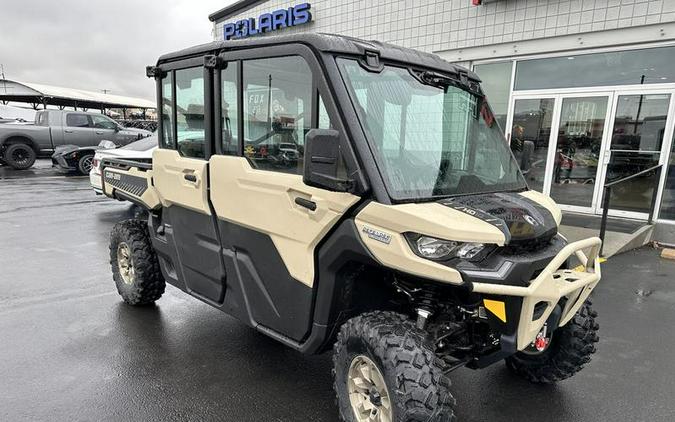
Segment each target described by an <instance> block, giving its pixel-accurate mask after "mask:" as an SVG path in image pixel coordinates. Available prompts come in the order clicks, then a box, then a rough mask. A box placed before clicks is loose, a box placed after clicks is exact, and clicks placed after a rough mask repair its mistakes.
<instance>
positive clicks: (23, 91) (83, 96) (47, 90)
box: [0, 79, 156, 109]
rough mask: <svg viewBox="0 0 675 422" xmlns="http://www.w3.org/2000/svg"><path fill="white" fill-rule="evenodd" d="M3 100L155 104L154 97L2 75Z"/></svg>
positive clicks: (78, 104)
mask: <svg viewBox="0 0 675 422" xmlns="http://www.w3.org/2000/svg"><path fill="white" fill-rule="evenodd" d="M0 100H3V101H16V102H28V103H33V104H40V105H55V106H67V107H81V108H99V109H103V108H141V109H149V108H155V107H156V104H155V102H154V101H149V100H145V99H143V98H134V97H125V96H121V95H112V94H104V93H102V92H95V91H86V90H83V89H75V88H63V87H58V86H51V85H43V84H36V83H30V82H19V81H12V80H8V79H0Z"/></svg>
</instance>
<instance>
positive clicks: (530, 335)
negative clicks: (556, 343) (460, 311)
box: [473, 237, 602, 351]
mask: <svg viewBox="0 0 675 422" xmlns="http://www.w3.org/2000/svg"><path fill="white" fill-rule="evenodd" d="M601 245H602V242H601V240H600V238H598V237H592V238H589V239H585V240H580V241H577V242H573V243H570V244H568V245H566V246H565V247H564V248H563V249H562V250H560V252H559V253H558V254H557V255H556V256H555V257H554V258H553V259H552V260H551V262H550V263H549V264H548V265H547V266H546V267H545V268H544V269H543V270H542V272H541V273H540V274H539V275H538V276H537V277H536V278H535V279H534V280H532V282H531V283H530V285H529V286H528V287H519V286H508V285H501V284H490V283H478V282H476V283H473V292H475V293H483V294H487V295H501V296H518V297H522V307H521V311H520V317H519V322H518V330H517V349H518V350H519V351H520V350H523V349H525V348H526V347H528V346H529V345H530V344H532V342H533V341H534V340H535V339H536V337H537V334H539V332H540V331H541V329H542V327H543V326H544V324H545V323H546V321H547V319H548V317H549V316H550V315H551V313H552V312H553V310H554V309H555V307H556V305H557V304H558V303H559V302H560V300H561V299H562V298H567V301H566V302H565V304H564V306H563V308H562V313H561V317H560V323H559V325H558V326H559V327H562V326H564V325H565V324H567V323H568V322H569V321H570V320H571V319H572V317H574V315H575V314H576V313H577V311H578V310H579V308H581V306H582V305H583V304H584V302H585V301H586V299H587V298H588V296H589V295H590V294H591V291H593V289H594V288H595V286H596V285H597V284H598V282H599V281H600V276H601V274H600V260H599V252H600V247H601ZM587 249H588V250H589V253H588V255H586V254H585V253H584V250H587ZM573 255H574V256H576V257H577V259H578V260H579V261H580V262H581V265H580V266H579V267H577V268H575V269H573V270H569V269H562V268H561V267H562V266H563V265H564V264H565V263H566V262H567V260H568V259H569V258H570V257H571V256H573ZM543 304H545V306H546V309H545V310H544V311H543V313H542V312H541V308H542V306H544V305H543ZM535 307H537V309H538V310H537V315H538V316H536V317H535ZM535 318H536V319H535Z"/></svg>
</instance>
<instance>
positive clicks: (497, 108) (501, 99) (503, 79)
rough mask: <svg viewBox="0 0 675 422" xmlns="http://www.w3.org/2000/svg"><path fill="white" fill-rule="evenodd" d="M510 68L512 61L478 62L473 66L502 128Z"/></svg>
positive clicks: (504, 122) (506, 108)
mask: <svg viewBox="0 0 675 422" xmlns="http://www.w3.org/2000/svg"><path fill="white" fill-rule="evenodd" d="M512 69H513V62H502V63H488V64H479V65H476V66H474V68H473V70H474V71H475V72H476V73H477V74H478V76H480V79H481V80H482V81H483V82H482V84H481V86H482V87H483V91H484V92H485V95H486V96H487V98H488V101H489V102H490V106H491V107H492V112H493V113H494V114H495V119H496V120H497V123H499V127H501V128H502V129H504V128H506V115H507V114H508V111H509V95H510V93H511V73H512Z"/></svg>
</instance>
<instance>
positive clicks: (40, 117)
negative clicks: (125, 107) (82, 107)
mask: <svg viewBox="0 0 675 422" xmlns="http://www.w3.org/2000/svg"><path fill="white" fill-rule="evenodd" d="M151 134H152V133H151V132H149V131H147V130H143V129H134V128H124V127H122V126H121V125H120V124H119V123H117V122H116V121H114V120H112V119H111V118H109V117H108V116H105V115H103V114H100V113H86V112H82V111H68V110H43V111H39V112H37V113H36V115H35V123H32V124H25V123H0V162H3V163H4V164H7V165H9V166H10V167H13V168H15V169H27V168H29V167H31V166H32V165H33V163H34V162H35V159H36V157H38V156H49V155H50V154H52V153H53V152H54V150H55V149H56V148H57V147H59V146H64V145H75V146H78V147H83V146H94V145H98V144H99V143H100V142H101V141H103V140H108V141H112V142H114V143H115V144H117V145H126V144H128V143H130V142H133V141H136V140H139V139H142V138H145V137H148V136H150V135H151Z"/></svg>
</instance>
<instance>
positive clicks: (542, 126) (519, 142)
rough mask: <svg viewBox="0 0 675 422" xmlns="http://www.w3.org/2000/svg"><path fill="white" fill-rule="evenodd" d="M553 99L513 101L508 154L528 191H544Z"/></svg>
mask: <svg viewBox="0 0 675 422" xmlns="http://www.w3.org/2000/svg"><path fill="white" fill-rule="evenodd" d="M553 103H554V100H553V98H541V99H522V100H516V102H515V107H514V112H513V127H512V128H511V151H513V155H514V156H515V157H516V160H517V161H518V164H519V165H520V169H521V170H522V172H523V175H524V176H525V178H526V179H527V183H528V185H529V186H530V189H534V190H537V191H539V192H543V191H544V176H545V174H546V156H547V155H548V144H549V139H550V137H551V123H552V121H553Z"/></svg>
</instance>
